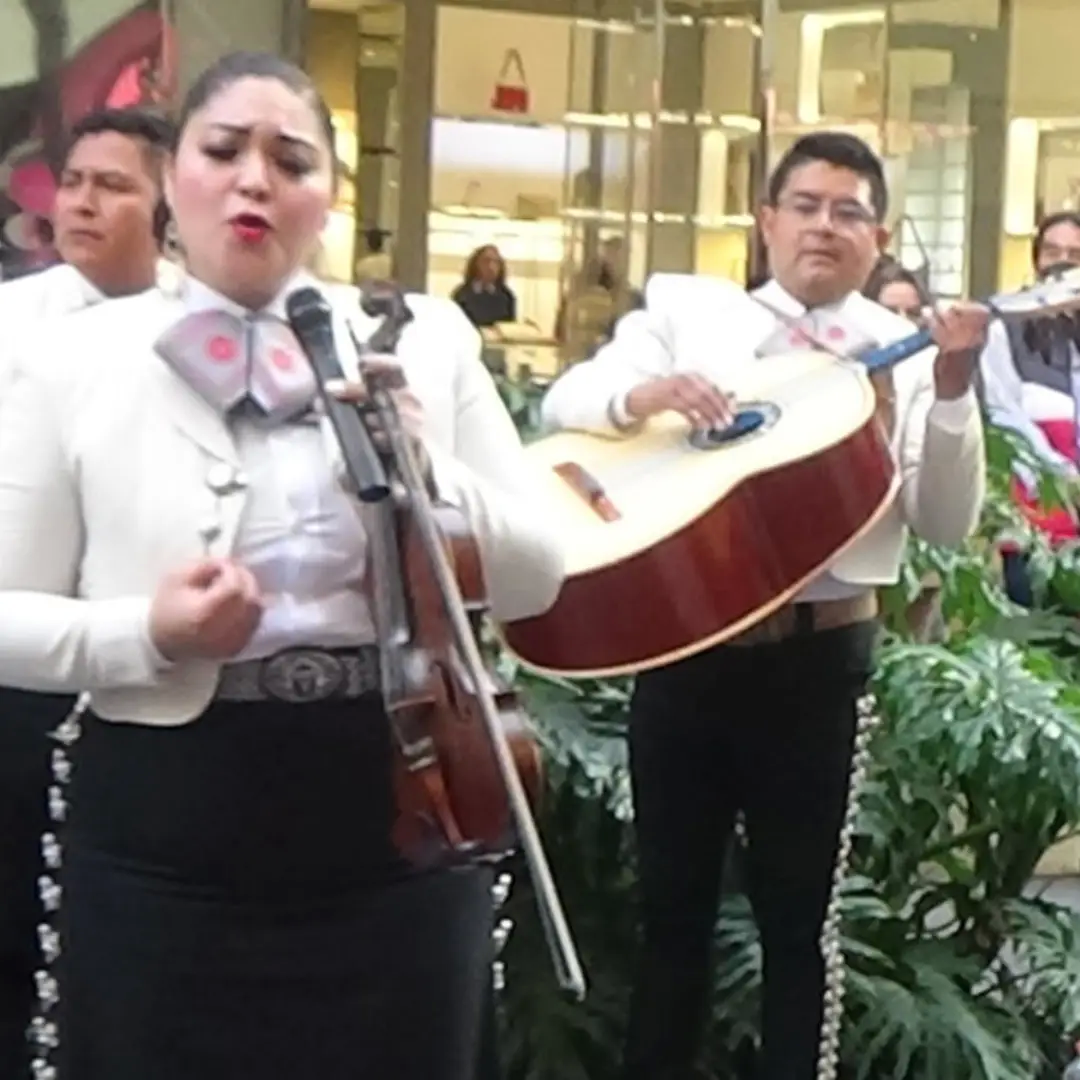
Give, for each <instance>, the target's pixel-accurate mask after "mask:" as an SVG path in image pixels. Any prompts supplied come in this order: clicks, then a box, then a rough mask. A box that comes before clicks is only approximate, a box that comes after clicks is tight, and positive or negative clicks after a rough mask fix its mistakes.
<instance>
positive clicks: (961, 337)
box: [929, 302, 990, 401]
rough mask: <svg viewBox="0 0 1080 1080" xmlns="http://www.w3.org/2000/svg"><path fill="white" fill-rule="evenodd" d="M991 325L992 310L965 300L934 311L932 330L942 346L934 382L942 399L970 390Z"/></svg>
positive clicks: (935, 339)
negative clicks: (988, 328)
mask: <svg viewBox="0 0 1080 1080" xmlns="http://www.w3.org/2000/svg"><path fill="white" fill-rule="evenodd" d="M989 325H990V312H989V311H988V310H987V309H986V308H984V307H982V306H981V305H980V304H970V303H966V302H965V303H959V304H954V305H952V306H951V307H948V308H939V309H937V310H934V311H932V312H931V316H930V322H929V326H930V332H931V333H932V334H933V336H934V342H935V344H936V345H937V347H938V355H937V359H936V360H935V361H934V385H935V387H936V389H937V396H938V397H939V398H941V399H943V400H946V401H949V400H952V399H954V398H959V397H963V396H964V394H966V393H967V391H968V388H969V387H970V386H971V380H972V378H974V375H975V368H976V366H977V365H978V362H979V353H980V352H981V351H982V347H983V345H985V344H986V331H987V327H988V326H989Z"/></svg>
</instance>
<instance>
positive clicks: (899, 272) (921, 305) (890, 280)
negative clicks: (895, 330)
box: [863, 255, 933, 326]
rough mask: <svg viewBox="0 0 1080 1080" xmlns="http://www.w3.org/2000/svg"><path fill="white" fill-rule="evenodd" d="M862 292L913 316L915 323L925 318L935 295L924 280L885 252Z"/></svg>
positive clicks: (899, 312) (921, 321) (924, 320)
mask: <svg viewBox="0 0 1080 1080" xmlns="http://www.w3.org/2000/svg"><path fill="white" fill-rule="evenodd" d="M863 296H866V297H868V298H869V299H871V300H876V301H877V302H878V303H879V304H880V305H881V306H882V307H884V308H888V309H889V310H890V311H895V312H896V314H897V315H903V316H904V318H905V319H910V320H911V321H912V322H913V323H915V325H916V326H922V325H923V324H924V323H925V322H926V318H927V309H928V308H929V307H930V306H931V304H932V303H933V298H932V297H931V296H930V294H929V293H928V292H927V291H926V289H924V288H923V285H922V282H920V281H919V279H918V277H917V276H916V275H915V274H913V273H912V272H911V271H910V270H908V269H906V268H905V267H903V266H902V265H901V264H900V263H899V262H897V261H896V259H894V258H893V257H892V256H891V255H883V256H882V257H881V258H880V259H879V260H878V263H877V266H875V267H874V269H873V272H872V273H871V274H870V277H869V279H868V280H867V282H866V285H865V286H864V288H863Z"/></svg>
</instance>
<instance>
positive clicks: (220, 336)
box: [154, 311, 316, 423]
mask: <svg viewBox="0 0 1080 1080" xmlns="http://www.w3.org/2000/svg"><path fill="white" fill-rule="evenodd" d="M154 349H155V351H156V352H157V353H158V355H159V356H161V358H162V359H163V360H165V361H166V362H167V363H168V364H169V365H171V367H172V368H173V370H174V371H176V373H177V374H178V375H179V376H180V377H181V378H182V379H183V380H184V381H185V382H186V383H187V384H188V385H189V386H190V387H191V388H192V389H193V390H195V391H196V393H198V394H199V395H200V396H201V397H202V398H203V399H204V400H205V401H206V402H207V403H208V404H209V405H210V406H212V407H213V408H214V409H216V410H217V411H218V412H220V413H221V414H222V416H225V415H227V414H229V413H230V412H233V411H234V410H236V409H237V408H238V407H239V406H242V405H246V404H248V403H249V402H250V403H253V404H254V405H255V406H257V407H258V409H257V411H258V412H260V413H261V414H263V415H264V416H265V417H266V418H267V419H268V420H269V421H271V422H275V423H284V422H285V421H287V420H291V419H294V418H296V417H298V416H300V415H302V414H304V413H306V412H307V411H308V410H309V409H310V408H311V405H312V403H313V401H314V400H315V389H316V388H315V378H314V375H313V374H312V372H311V369H310V367H309V366H308V362H307V360H306V359H305V357H304V354H303V351H302V350H301V348H300V345H299V344H298V343H297V340H296V338H295V337H294V336H293V332H292V330H290V329H289V327H288V326H287V325H286V324H285V323H283V322H281V321H280V320H278V319H275V318H273V317H272V316H269V315H256V316H250V317H248V318H240V317H239V316H237V315H232V314H230V313H229V312H226V311H199V312H195V313H193V314H191V315H187V316H185V317H184V318H182V319H181V320H180V321H179V322H178V323H176V324H175V325H174V326H172V327H170V328H169V329H168V330H167V331H166V332H165V333H164V334H162V336H161V337H160V338H159V339H158V340H157V342H156V343H155V344H154Z"/></svg>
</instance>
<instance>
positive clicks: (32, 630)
mask: <svg viewBox="0 0 1080 1080" xmlns="http://www.w3.org/2000/svg"><path fill="white" fill-rule="evenodd" d="M304 284H314V285H316V287H320V288H322V291H323V292H324V294H325V295H326V296H327V297H328V299H330V300H331V303H332V306H333V308H334V317H335V340H336V344H337V347H338V352H339V355H340V356H341V357H342V363H343V366H344V367H345V369H346V371H348V370H349V369H350V368H353V369H355V362H356V354H355V350H354V348H353V345H352V339H351V337H350V335H349V333H348V327H347V325H346V320H348V321H349V322H351V323H352V325H353V328H354V332H355V333H356V336H357V337H358V338H359V339H360V340H361V341H363V340H366V338H368V337H369V336H370V335H371V333H372V332H373V330H374V329H375V327H376V325H377V323H376V322H375V321H374V320H372V319H369V318H368V317H367V316H365V315H364V314H363V313H362V312H361V311H360V308H359V305H358V298H357V293H356V291H355V290H354V289H351V288H346V287H342V286H325V287H324V286H320V285H319V284H318V283H317V282H315V281H314V280H313V279H309V278H306V277H303V278H298V279H296V280H294V281H293V282H291V283H290V286H289V289H290V290H291V289H293V288H296V287H297V286H298V285H304ZM409 306H410V308H411V310H412V312H413V314H414V320H413V321H412V322H411V323H410V324H409V326H408V327H407V328H406V329H405V331H404V334H403V335H402V338H401V342H400V346H399V349H398V359H399V360H400V362H401V364H402V366H403V368H404V369H405V373H406V375H407V377H408V380H409V383H410V386H411V388H412V390H413V392H414V393H415V394H416V395H417V397H419V398H420V399H421V401H422V402H423V404H424V406H425V410H426V417H427V421H428V425H429V426H428V431H427V437H426V439H425V442H426V445H427V448H428V451H429V453H430V456H431V458H432V461H433V467H434V470H435V477H436V482H437V484H438V487H439V489H440V495H441V496H443V497H444V498H446V499H447V500H448V501H450V502H453V503H455V504H457V505H458V506H459V507H460V508H461V509H462V510H463V511H464V512H465V514H466V515H467V517H468V518H469V519H470V521H471V523H472V525H473V527H474V530H475V531H476V533H477V536H478V540H479V545H480V550H481V556H482V560H483V567H484V572H485V574H486V577H487V581H488V588H489V593H490V595H491V599H492V607H493V613H494V614H495V616H496V618H499V619H503V620H513V619H518V618H525V617H528V616H530V615H534V614H539V613H540V612H542V611H544V610H546V609H547V608H548V607H549V606H550V605H551V604H552V603H553V602H554V599H555V596H556V594H557V592H558V589H559V587H560V585H561V582H562V573H563V558H562V550H561V545H560V542H559V539H558V537H557V536H555V535H554V532H553V528H552V525H551V524H550V522H548V521H545V520H544V517H543V514H542V512H541V511H540V510H539V508H538V507H537V506H536V505H535V500H533V499H532V498H531V496H532V494H533V491H534V489H535V484H534V482H533V481H531V480H530V475H531V473H530V468H531V466H530V465H529V463H528V462H527V461H526V459H525V457H524V454H523V451H522V448H521V444H520V441H519V439H518V436H517V433H516V431H515V430H514V426H513V423H512V421H511V419H510V417H509V416H508V414H507V412H506V410H505V408H504V407H503V405H502V402H501V400H500V399H499V396H498V392H497V390H496V388H495V386H494V383H493V382H492V380H491V378H490V376H489V375H488V373H487V371H486V370H485V369H484V367H483V365H482V364H481V362H480V359H479V336H478V335H477V333H476V331H475V330H474V329H473V328H472V327H471V326H470V325H469V323H468V321H467V320H466V319H465V317H464V315H463V314H462V313H461V311H460V310H459V309H458V308H457V306H456V305H454V304H453V303H451V302H450V301H448V300H438V299H433V298H430V297H426V296H412V297H409ZM279 307H280V308H281V311H282V312H283V311H284V292H283V294H282V297H280V298H279V301H278V302H277V303H276V304H275V305H271V308H270V310H271V311H274V312H275V313H276V309H277V308H279ZM185 313H186V310H185V307H184V302H183V301H182V300H181V299H180V298H179V297H178V296H176V295H168V294H167V293H166V292H164V291H162V290H159V289H154V290H151V291H149V292H146V293H143V294H141V295H139V296H135V297H131V298H128V299H124V300H110V301H108V302H106V303H102V304H99V305H97V306H96V307H93V308H91V309H89V310H86V311H83V312H80V313H78V314H76V315H72V316H69V317H67V318H65V319H61V320H60V321H59V322H58V323H57V325H55V326H50V327H49V328H48V331H47V333H46V332H43V333H41V334H40V335H36V340H35V342H34V346H33V349H32V353H27V354H24V355H23V356H21V357H20V358H19V359H18V360H17V361H16V364H15V372H14V374H13V376H12V378H11V380H10V385H9V388H8V390H7V392H6V393H5V394H4V396H3V398H2V399H0V685H12V686H20V687H24V688H26V689H31V690H45V691H57V692H77V691H82V690H89V691H90V692H91V693H92V695H93V701H94V708H95V711H96V712H97V713H99V714H100V715H102V716H104V717H105V718H107V719H114V720H129V721H134V722H141V723H148V724H178V723H184V722H186V721H188V720H191V719H193V718H194V717H196V716H197V715H199V713H201V712H202V711H203V709H204V708H205V706H206V705H207V703H208V702H209V700H210V698H211V697H212V695H213V692H214V689H215V686H216V684H217V679H218V673H219V670H220V665H219V664H217V663H214V662H208V661H203V662H185V663H180V664H176V665H175V666H173V665H164V664H163V663H162V661H161V658H160V657H158V656H157V654H156V650H154V649H153V647H152V645H151V643H150V640H149V630H148V619H149V610H150V603H151V598H152V596H153V594H154V591H155V589H156V587H157V584H158V582H159V580H160V579H161V577H162V575H163V574H164V573H166V572H167V571H168V570H170V569H175V568H176V567H177V566H178V565H181V564H183V563H185V562H187V561H189V560H191V559H195V558H199V557H200V556H202V555H204V554H205V553H206V550H207V548H206V544H207V539H206V536H205V535H204V533H203V532H202V531H201V528H202V526H203V525H204V524H205V521H206V515H207V510H208V505H209V504H208V499H210V498H211V497H212V496H211V495H210V493H208V490H207V481H206V477H207V476H208V475H209V473H208V470H210V469H212V468H213V467H214V465H215V464H218V463H223V464H224V465H225V466H228V467H229V468H232V469H238V468H239V461H238V457H237V450H236V447H235V445H234V442H233V438H232V436H231V434H230V431H229V428H228V427H227V425H226V422H225V420H224V419H223V418H222V417H221V415H220V413H218V412H216V411H215V410H214V409H212V408H211V407H210V406H209V405H208V404H207V403H206V402H205V401H204V400H203V399H202V398H200V397H199V396H198V395H197V394H196V393H195V392H194V391H193V390H191V389H190V387H189V386H188V385H187V384H186V383H184V382H183V381H181V379H180V378H179V376H178V375H176V374H175V372H174V371H173V370H172V368H170V367H169V366H168V365H167V364H166V363H165V362H164V361H163V360H162V359H161V358H160V357H159V356H158V355H157V354H156V353H155V351H154V349H153V345H154V343H155V341H156V340H157V339H158V338H159V337H160V336H161V335H162V333H163V332H164V331H165V330H167V329H168V328H170V327H171V326H173V325H175V324H176V323H177V322H178V321H179V319H181V318H182V317H183V316H184V315H185ZM323 423H324V427H325V426H326V421H325V420H324V421H323ZM325 441H326V445H327V453H328V456H329V457H330V459H331V462H330V463H331V465H332V466H333V467H334V468H335V470H336V471H337V472H338V473H339V474H340V472H341V462H340V459H339V458H335V455H337V454H338V453H339V451H338V450H337V445H336V441H335V440H334V439H333V437H332V436H331V435H330V434H329V431H327V437H326V440H325ZM215 498H216V496H215ZM245 502H246V490H245V489H243V488H240V487H238V488H237V489H236V490H235V491H234V492H231V493H229V494H226V495H223V496H221V497H220V499H219V500H218V502H217V503H216V513H217V514H218V522H219V525H220V531H219V532H218V533H217V535H216V536H215V537H214V539H213V541H212V547H211V550H210V553H211V554H214V555H223V556H224V555H228V554H229V553H230V552H231V550H232V547H233V544H234V541H235V538H236V533H237V528H238V524H239V522H240V518H241V514H242V512H243V510H244V506H245Z"/></svg>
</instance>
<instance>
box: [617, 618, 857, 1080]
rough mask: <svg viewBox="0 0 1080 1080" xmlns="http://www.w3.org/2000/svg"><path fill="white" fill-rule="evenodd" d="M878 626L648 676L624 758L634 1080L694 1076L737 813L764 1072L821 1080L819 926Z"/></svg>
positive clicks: (775, 1078) (792, 1079)
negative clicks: (634, 869)
mask: <svg viewBox="0 0 1080 1080" xmlns="http://www.w3.org/2000/svg"><path fill="white" fill-rule="evenodd" d="M875 633H876V624H874V623H861V624H859V625H856V626H850V627H845V628H842V629H839V630H830V631H825V632H821V633H808V634H805V635H802V636H798V637H793V638H789V639H788V640H786V641H783V642H780V643H777V644H766V645H754V646H747V647H741V646H724V647H720V648H717V649H713V650H711V651H709V652H706V653H703V654H699V655H698V656H696V657H692V658H691V659H689V660H686V661H682V662H680V663H678V664H675V665H672V666H670V667H667V668H664V669H661V670H659V671H655V672H651V673H649V674H647V675H644V676H641V677H639V679H638V682H637V689H636V691H635V693H634V699H633V704H632V706H631V711H630V753H631V769H632V779H633V785H634V800H635V809H636V829H637V839H638V847H639V857H640V871H641V883H640V888H641V900H642V916H643V929H644V947H643V952H642V956H641V961H640V969H639V971H638V974H637V978H636V982H635V986H634V993H633V1000H632V1005H631V1013H630V1026H629V1041H628V1046H627V1053H626V1067H625V1077H626V1080H684V1078H687V1077H690V1076H692V1075H693V1072H692V1069H693V1064H694V1061H695V1059H696V1057H697V1054H698V1052H699V1050H700V1045H701V1041H702V1035H703V1029H704V1025H705V1020H706V1014H707V1010H708V1006H709V1004H710V998H711V992H710V986H711V982H712V980H711V963H710V960H711V941H712V935H713V927H714V924H715V921H716V914H717V905H718V900H719V890H720V876H721V871H722V868H723V860H724V856H725V853H726V852H727V850H728V846H729V840H730V837H731V833H732V828H733V824H734V819H735V815H736V813H737V812H738V811H740V810H741V811H742V813H743V816H744V819H745V823H746V829H747V838H748V841H749V848H748V856H747V873H748V884H749V892H750V898H751V902H752V904H753V908H754V913H755V916H756V918H757V922H758V926H759V928H760V931H761V936H762V943H763V946H764V978H765V986H764V1002H763V1017H762V1025H763V1057H762V1061H761V1071H760V1077H761V1080H813V1077H814V1075H815V1066H816V1062H817V1056H818V1043H819V1037H820V1029H821V1021H822V994H823V983H824V963H823V959H822V954H821V948H820V942H819V938H820V931H821V925H822V921H823V919H824V914H825V908H826V905H827V902H828V897H829V893H830V889H831V885H832V877H833V869H834V862H835V858H836V851H837V842H838V837H839V832H840V828H841V824H842V821H843V817H844V813H845V808H846V802H847V794H848V786H849V774H850V767H851V754H852V743H853V737H854V731H855V725H856V701H857V699H858V697H859V696H860V694H861V693H862V692H863V690H864V687H865V685H866V680H867V678H868V675H869V672H870V664H871V656H872V652H873V644H874V638H875Z"/></svg>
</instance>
